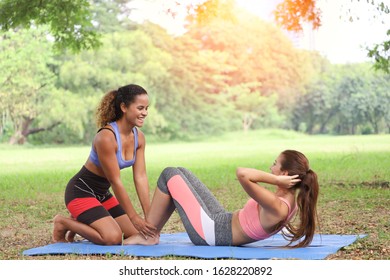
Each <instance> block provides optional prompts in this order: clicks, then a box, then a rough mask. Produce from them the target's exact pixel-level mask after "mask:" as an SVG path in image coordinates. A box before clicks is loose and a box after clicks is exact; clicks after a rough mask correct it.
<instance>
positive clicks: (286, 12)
mask: <svg viewBox="0 0 390 280" xmlns="http://www.w3.org/2000/svg"><path fill="white" fill-rule="evenodd" d="M210 1H213V0H210ZM352 1H353V0H351V2H352ZM358 2H361V3H362V4H361V5H373V6H375V7H376V12H377V13H378V14H383V15H386V16H387V19H388V16H389V14H390V9H389V6H388V5H386V4H385V3H384V2H382V1H374V0H371V1H360V0H358ZM348 13H350V14H352V12H351V10H349V11H348ZM275 18H276V21H277V22H278V23H279V24H280V25H281V26H283V27H284V28H286V29H287V30H290V31H295V32H300V31H302V25H303V23H304V22H307V23H311V24H312V26H313V29H317V28H319V27H320V26H321V10H319V9H318V8H317V7H316V1H315V0H283V1H282V2H281V3H280V4H278V6H277V8H276V10H275ZM349 19H350V21H353V20H359V15H357V16H356V18H355V19H354V16H352V15H349ZM387 35H390V29H389V30H387ZM389 50H390V40H386V41H384V42H381V43H377V44H375V45H374V46H372V47H371V48H368V49H367V56H368V57H371V58H373V59H374V62H375V64H374V65H375V69H377V70H383V71H384V72H386V73H390V52H389Z"/></svg>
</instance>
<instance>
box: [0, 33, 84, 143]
mask: <svg viewBox="0 0 390 280" xmlns="http://www.w3.org/2000/svg"><path fill="white" fill-rule="evenodd" d="M0 48H1V52H0V69H1V70H0V84H1V85H2V87H1V90H0V97H1V100H2V102H1V105H0V112H1V113H2V114H1V115H2V117H3V118H4V117H5V118H9V120H10V121H11V122H12V124H13V136H12V137H11V139H10V142H12V143H21V144H23V143H24V142H25V140H26V137H27V136H28V135H30V134H33V133H37V132H40V131H44V130H47V129H51V128H53V127H55V126H56V125H58V124H60V123H61V122H63V121H65V122H66V121H68V122H69V121H72V120H73V119H72V118H71V117H70V115H69V114H68V112H67V111H70V108H71V107H70V106H71V102H72V100H73V99H72V94H71V93H70V92H65V91H63V90H62V89H58V88H56V87H55V82H56V76H55V74H54V73H53V71H52V70H53V69H54V68H55V67H56V63H57V62H56V61H55V59H54V56H53V54H52V52H51V44H50V42H49V41H48V40H47V39H46V37H45V30H44V29H35V28H34V29H31V30H30V31H26V30H19V31H9V32H7V33H5V34H4V36H3V38H2V40H1V46H0ZM32 53H34V54H35V55H33V56H31V54H32ZM76 115H77V113H76ZM34 124H35V126H34ZM78 129H79V130H80V129H81V127H79V128H78Z"/></svg>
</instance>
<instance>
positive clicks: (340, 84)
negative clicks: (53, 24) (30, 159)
mask: <svg viewBox="0 0 390 280" xmlns="http://www.w3.org/2000/svg"><path fill="white" fill-rule="evenodd" d="M91 3H92V4H91V5H92V6H91V10H92V11H93V13H92V16H93V18H94V28H96V30H99V32H101V34H102V36H101V38H100V42H101V44H102V45H101V48H98V49H90V50H83V51H80V52H79V53H78V54H74V53H72V52H63V53H62V54H61V55H59V54H55V53H54V52H53V50H52V49H51V48H52V46H53V44H54V43H53V42H52V40H51V39H50V37H48V36H47V34H48V29H47V28H37V27H36V26H35V25H32V26H31V28H30V29H29V30H26V29H14V30H10V31H8V32H6V33H4V34H3V37H2V38H1V39H0V42H1V46H0V48H1V53H0V56H1V61H0V66H1V67H0V84H1V85H2V87H1V89H0V95H1V103H0V141H2V142H6V141H11V142H19V143H23V142H25V141H26V139H27V140H28V141H29V142H30V143H34V144H45V143H66V144H72V143H84V144H86V143H88V144H89V143H90V141H91V140H92V138H93V136H94V135H95V133H96V129H97V128H96V126H95V121H94V113H95V108H96V105H97V104H98V102H99V100H100V98H101V97H102V95H103V94H104V93H105V92H107V91H109V90H112V89H115V88H117V87H119V86H121V85H124V84H128V83H138V84H141V85H142V86H144V87H145V88H146V89H147V91H148V93H149V96H150V101H151V103H150V112H149V116H148V118H147V121H146V124H145V126H144V127H143V128H142V129H143V131H144V132H145V134H146V135H148V137H149V139H151V138H152V139H153V140H159V141H162V140H173V139H182V140H195V139H198V138H200V137H204V136H206V135H207V136H210V137H211V136H214V135H220V134H221V133H223V132H227V131H237V130H252V129H258V128H268V127H274V128H281V127H282V128H286V129H294V130H297V131H303V132H306V133H310V134H315V133H335V134H360V133H361V134H368V133H387V132H389V131H390V130H389V126H388V124H389V123H390V122H389V118H390V116H389V113H388V112H389V111H390V110H389V106H390V105H389V102H388V99H389V95H388V94H389V92H388V88H389V84H388V80H389V77H388V75H385V74H383V73H373V71H372V69H371V68H370V66H371V65H366V66H362V65H356V64H354V65H350V66H345V67H344V66H336V65H331V64H330V62H329V61H328V60H326V59H325V58H323V57H322V56H321V55H320V54H318V53H315V52H310V51H304V50H299V49H297V48H295V47H294V46H293V45H292V43H291V42H290V40H289V39H288V38H286V36H285V35H284V34H283V32H281V31H280V30H279V29H277V28H276V27H275V26H273V25H271V24H268V23H266V22H264V21H262V20H260V19H258V18H256V17H254V16H251V15H249V14H247V13H245V12H244V11H241V10H239V9H236V7H235V6H234V5H232V3H233V2H231V1H219V2H218V3H217V4H218V5H217V6H215V7H219V8H221V9H223V11H222V10H221V11H220V12H218V13H217V12H216V13H212V14H211V16H210V17H208V18H207V20H206V19H204V21H202V22H201V23H200V22H198V21H196V20H195V19H193V20H192V21H191V20H189V21H188V25H187V29H188V31H187V32H186V33H184V34H183V35H180V36H172V35H170V34H168V33H167V31H166V30H164V29H163V28H161V27H159V26H157V25H155V24H152V23H148V22H145V23H143V24H135V23H133V22H131V21H129V20H128V19H127V15H128V14H129V13H131V11H129V10H126V5H125V1H122V0H94V1H93V2H91ZM209 8H210V7H209ZM118 13H119V14H120V16H118ZM228 15H231V16H228ZM32 53H34V55H33V56H31V54H32ZM26 89H28V90H26ZM38 132H39V133H38Z"/></svg>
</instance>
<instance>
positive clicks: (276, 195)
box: [124, 150, 319, 247]
mask: <svg viewBox="0 0 390 280" xmlns="http://www.w3.org/2000/svg"><path fill="white" fill-rule="evenodd" d="M236 173H237V178H238V180H239V182H240V184H241V186H242V187H243V189H244V190H245V191H246V193H247V194H248V195H249V196H250V199H249V200H248V202H247V203H246V204H245V205H244V207H243V208H242V209H240V210H238V211H236V212H234V213H230V212H228V211H226V210H225V209H224V208H223V207H222V206H221V204H220V203H219V202H218V201H217V200H216V198H215V197H214V196H213V195H212V194H211V192H210V191H209V190H208V188H207V187H206V186H204V184H202V182H200V180H199V179H198V178H196V177H195V176H194V175H193V174H192V173H191V172H190V171H188V170H187V169H184V168H172V167H169V168H166V169H165V170H164V171H163V172H162V173H161V175H160V177H159V179H158V182H157V188H156V191H155V193H154V197H153V200H152V203H151V206H150V211H149V213H148V216H147V221H148V222H149V223H150V224H152V225H154V226H155V227H156V228H157V232H160V231H161V229H162V228H163V226H164V225H165V223H166V222H167V221H168V219H169V217H170V216H171V214H172V212H173V211H174V210H175V209H177V211H178V213H179V215H180V217H181V220H182V222H183V224H184V227H185V229H186V231H187V233H188V235H189V238H190V239H191V241H192V242H193V243H194V244H195V245H212V246H230V245H233V246H239V245H243V244H247V243H252V242H255V241H257V240H262V239H266V238H269V237H270V236H272V235H274V234H275V233H277V232H279V231H280V230H281V229H282V228H284V227H285V228H286V230H284V231H283V232H282V234H284V236H285V237H286V238H287V239H288V240H289V241H290V243H289V245H290V246H291V247H304V246H307V245H309V244H310V242H311V241H312V239H313V236H314V232H315V227H316V220H317V213H316V204H317V198H318V191H319V185H318V181H317V175H316V173H315V172H314V171H312V170H311V169H310V167H309V162H308V160H307V158H306V157H305V156H304V155H303V154H302V153H300V152H298V151H294V150H286V151H284V152H282V153H281V154H280V155H279V156H278V157H277V159H276V160H275V162H274V164H273V165H272V166H271V173H267V172H264V171H261V170H256V169H251V168H238V169H237V172H236ZM259 183H267V184H272V185H275V186H276V191H275V192H272V191H270V190H268V189H267V188H265V187H264V186H261V185H259ZM295 215H297V216H298V217H299V221H298V223H297V225H295V223H294V225H293V223H292V222H291V221H292V218H293V217H294V216H295ZM158 242H159V237H158V235H156V236H155V237H152V238H145V237H144V236H142V235H140V234H136V235H133V236H131V237H129V238H127V239H126V240H125V241H124V244H142V245H153V244H157V243H158Z"/></svg>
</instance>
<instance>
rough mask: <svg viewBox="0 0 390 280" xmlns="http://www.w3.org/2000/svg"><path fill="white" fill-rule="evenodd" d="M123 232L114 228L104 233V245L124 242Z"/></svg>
mask: <svg viewBox="0 0 390 280" xmlns="http://www.w3.org/2000/svg"><path fill="white" fill-rule="evenodd" d="M122 237H123V236H122V232H121V231H116V230H112V231H110V232H107V233H105V234H104V235H102V243H103V245H118V244H121V243H122Z"/></svg>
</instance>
